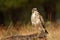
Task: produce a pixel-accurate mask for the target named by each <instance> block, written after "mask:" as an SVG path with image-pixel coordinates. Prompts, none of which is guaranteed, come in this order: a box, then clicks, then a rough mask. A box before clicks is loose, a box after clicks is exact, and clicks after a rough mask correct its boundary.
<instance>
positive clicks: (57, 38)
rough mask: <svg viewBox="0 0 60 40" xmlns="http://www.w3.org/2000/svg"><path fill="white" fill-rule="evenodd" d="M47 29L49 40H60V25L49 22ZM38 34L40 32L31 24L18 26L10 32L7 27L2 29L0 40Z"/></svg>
mask: <svg viewBox="0 0 60 40" xmlns="http://www.w3.org/2000/svg"><path fill="white" fill-rule="evenodd" d="M9 26H10V25H9ZM11 26H12V25H11ZM46 29H47V31H48V32H49V34H48V35H47V40H60V23H50V22H48V23H46ZM37 32H39V30H37V29H36V28H33V27H32V26H31V25H30V24H27V25H23V26H20V25H16V26H15V27H12V28H9V29H8V30H7V29H6V28H5V27H0V39H1V38H4V37H8V36H12V35H29V34H33V33H37Z"/></svg>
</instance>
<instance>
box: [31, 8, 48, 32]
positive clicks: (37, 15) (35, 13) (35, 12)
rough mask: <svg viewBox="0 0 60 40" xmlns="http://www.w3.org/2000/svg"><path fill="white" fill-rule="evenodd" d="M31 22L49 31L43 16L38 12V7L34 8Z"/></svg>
mask: <svg viewBox="0 0 60 40" xmlns="http://www.w3.org/2000/svg"><path fill="white" fill-rule="evenodd" d="M31 23H32V25H33V26H34V27H40V29H42V30H43V31H44V32H46V33H48V32H47V30H46V29H45V26H44V20H43V17H42V16H41V15H40V13H39V12H38V10H37V8H33V9H32V15H31Z"/></svg>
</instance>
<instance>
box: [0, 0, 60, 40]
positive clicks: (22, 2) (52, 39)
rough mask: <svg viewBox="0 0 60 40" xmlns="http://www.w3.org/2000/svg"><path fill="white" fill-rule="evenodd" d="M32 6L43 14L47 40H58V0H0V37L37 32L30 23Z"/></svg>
mask: <svg viewBox="0 0 60 40" xmlns="http://www.w3.org/2000/svg"><path fill="white" fill-rule="evenodd" d="M32 8H37V9H38V11H39V12H40V13H41V15H42V16H43V18H44V21H45V23H46V25H45V26H46V29H47V31H48V33H49V34H48V40H60V0H0V39H1V38H2V39H3V38H4V37H6V36H11V35H16V34H17V35H21V34H24V35H25V34H26V35H27V34H34V33H37V32H38V30H37V28H35V29H34V27H32V25H31V14H32V12H31V11H32ZM51 22H52V23H51ZM56 22H58V23H59V24H58V23H56ZM58 35H59V36H58Z"/></svg>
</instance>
